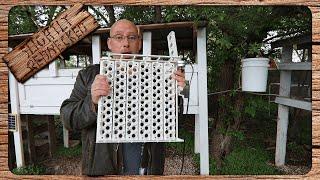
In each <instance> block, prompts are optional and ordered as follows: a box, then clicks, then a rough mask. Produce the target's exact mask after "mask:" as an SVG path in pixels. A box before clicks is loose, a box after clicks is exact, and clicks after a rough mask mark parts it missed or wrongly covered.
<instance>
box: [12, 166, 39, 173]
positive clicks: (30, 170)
mask: <svg viewBox="0 0 320 180" xmlns="http://www.w3.org/2000/svg"><path fill="white" fill-rule="evenodd" d="M12 173H13V174H16V175H42V174H45V169H44V167H42V166H39V165H32V166H26V167H21V168H14V169H12Z"/></svg>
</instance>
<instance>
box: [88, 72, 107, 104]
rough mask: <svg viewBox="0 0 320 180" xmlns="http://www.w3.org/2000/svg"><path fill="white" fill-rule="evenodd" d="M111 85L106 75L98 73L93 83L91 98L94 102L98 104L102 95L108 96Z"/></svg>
mask: <svg viewBox="0 0 320 180" xmlns="http://www.w3.org/2000/svg"><path fill="white" fill-rule="evenodd" d="M110 90H111V89H110V85H109V82H108V80H107V77H106V76H103V75H100V74H98V75H96V77H95V78H94V81H93V83H92V85H91V99H92V102H93V103H94V104H98V101H99V98H100V97H101V96H107V95H109V93H110Z"/></svg>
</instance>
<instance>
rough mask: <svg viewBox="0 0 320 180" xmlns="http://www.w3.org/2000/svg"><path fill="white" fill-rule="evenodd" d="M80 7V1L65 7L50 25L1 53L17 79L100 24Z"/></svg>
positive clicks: (23, 76) (49, 59) (22, 80)
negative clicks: (7, 51)
mask: <svg viewBox="0 0 320 180" xmlns="http://www.w3.org/2000/svg"><path fill="white" fill-rule="evenodd" d="M82 7H83V5H82V4H76V5H74V6H73V7H71V8H70V9H68V10H66V11H64V12H63V13H62V14H60V15H59V16H58V17H57V18H56V19H55V20H54V21H52V23H51V24H50V25H49V26H46V27H44V28H42V29H40V30H39V31H38V32H36V33H34V34H33V36H32V37H31V38H29V39H26V40H25V41H23V42H22V43H21V44H20V45H18V46H17V47H16V48H14V50H13V51H11V52H10V53H9V54H7V55H6V56H4V57H3V59H4V61H5V63H6V64H7V66H8V67H9V69H10V71H11V72H12V74H13V75H14V76H15V78H16V79H17V80H18V81H19V82H25V81H26V80H28V79H29V78H30V77H31V76H33V75H34V74H35V73H37V72H38V71H39V70H41V69H42V68H43V67H45V66H46V65H48V64H49V63H50V62H52V61H53V60H55V59H56V58H57V57H58V56H59V55H60V54H61V53H62V52H63V51H64V50H65V49H67V48H68V47H70V46H72V45H73V44H75V43H77V42H78V41H79V40H81V39H82V38H84V37H85V36H86V35H88V34H89V33H90V32H92V31H93V30H95V29H96V28H97V27H98V26H99V24H98V23H97V22H96V20H95V19H94V17H93V16H92V15H91V14H90V13H88V12H87V11H83V10H82Z"/></svg>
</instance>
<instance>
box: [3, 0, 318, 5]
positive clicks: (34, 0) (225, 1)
mask: <svg viewBox="0 0 320 180" xmlns="http://www.w3.org/2000/svg"><path fill="white" fill-rule="evenodd" d="M74 2H75V1H71V0H69V1H68V0H59V1H56V2H55V1H51V0H29V1H28V0H22V1H16V0H8V1H3V2H2V4H3V5H11V4H15V5H25V4H33V5H38V4H43V5H65V4H74ZM76 2H77V3H83V4H92V5H101V4H103V5H108V4H114V5H115V4H121V5H123V4H126V5H170V4H171V5H173V4H174V5H277V4H278V5H280V4H281V5H308V6H312V5H313V6H317V5H318V4H319V3H318V1H317V0H306V1H304V0H289V1H282V0H272V1H268V0H260V1H253V0H221V1H212V0H201V1H200V0H189V1H184V0H177V1H174V2H172V1H170V0H157V1H147V0H142V1H141V0H127V1H125V0H120V1H119V0H110V1H103V2H102V1H101V0H90V1H89V0H79V1H76Z"/></svg>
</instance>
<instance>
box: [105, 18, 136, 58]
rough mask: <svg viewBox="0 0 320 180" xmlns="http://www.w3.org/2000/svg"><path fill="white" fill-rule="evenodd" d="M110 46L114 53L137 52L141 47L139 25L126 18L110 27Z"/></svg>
mask: <svg viewBox="0 0 320 180" xmlns="http://www.w3.org/2000/svg"><path fill="white" fill-rule="evenodd" d="M108 48H109V49H110V51H111V52H113V53H122V54H137V53H138V52H139V51H140V49H141V39H140V35H139V31H138V28H137V26H136V25H135V24H133V23H132V22H131V21H129V20H126V19H121V20H119V21H117V22H115V23H114V24H113V25H112V26H111V29H110V37H109V38H108Z"/></svg>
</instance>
